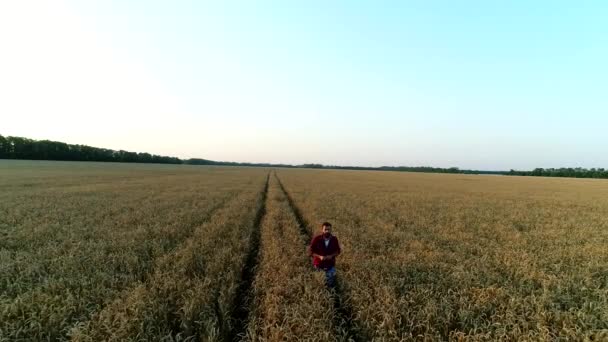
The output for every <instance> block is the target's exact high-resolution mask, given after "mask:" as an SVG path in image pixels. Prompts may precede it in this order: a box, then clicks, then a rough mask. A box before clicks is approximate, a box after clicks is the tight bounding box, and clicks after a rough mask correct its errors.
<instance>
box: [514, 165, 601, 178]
mask: <svg viewBox="0 0 608 342" xmlns="http://www.w3.org/2000/svg"><path fill="white" fill-rule="evenodd" d="M506 174H508V175H512V176H540V177H573V178H608V170H605V169H604V168H591V169H585V168H581V167H576V168H572V167H562V168H559V169H555V168H548V169H544V168H536V169H534V170H532V171H515V170H511V171H509V172H507V173H506Z"/></svg>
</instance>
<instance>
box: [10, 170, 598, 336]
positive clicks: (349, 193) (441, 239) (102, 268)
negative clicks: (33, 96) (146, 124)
mask: <svg viewBox="0 0 608 342" xmlns="http://www.w3.org/2000/svg"><path fill="white" fill-rule="evenodd" d="M323 221H330V222H332V224H333V226H334V234H335V235H336V236H337V237H338V239H339V241H340V243H341V247H342V251H343V253H342V255H340V256H339V257H338V260H337V269H338V285H337V288H335V289H328V288H326V287H325V285H324V283H323V281H324V279H323V275H322V274H320V273H318V272H313V270H312V267H311V266H310V260H309V258H308V256H307V254H306V246H307V244H308V242H309V241H310V238H311V237H312V236H313V235H314V234H316V233H317V232H318V230H319V224H320V223H321V222H323ZM16 340H17V341H19V340H21V341H41V340H42V341H63V340H75V341H147V340H162V341H240V340H243V341H294V340H301V341H349V340H351V341H372V340H374V341H410V340H421V341H447V340H449V341H495V340H504V341H515V340H528V341H554V340H581V341H583V340H588V341H596V340H608V182H607V181H605V180H591V179H564V178H558V179H556V178H540V177H509V176H477V175H446V174H423V173H398V172H373V171H367V172H366V171H337V170H307V169H268V168H236V167H203V166H187V165H146V164H114V163H85V162H81V163H78V162H33V161H5V160H0V341H16Z"/></svg>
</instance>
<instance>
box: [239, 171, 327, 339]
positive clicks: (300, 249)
mask: <svg viewBox="0 0 608 342" xmlns="http://www.w3.org/2000/svg"><path fill="white" fill-rule="evenodd" d="M306 240H307V236H306V235H303V234H302V233H301V231H300V229H299V223H298V222H297V219H296V217H295V215H294V213H293V211H292V209H291V207H290V206H289V203H288V202H287V198H286V197H285V194H284V193H283V191H282V190H281V188H280V187H279V184H278V182H277V180H276V177H271V181H270V185H269V188H268V202H267V206H266V215H265V216H264V219H263V220H262V225H261V249H260V256H259V266H258V269H257V271H256V277H255V281H254V282H253V301H252V302H251V303H250V305H251V306H252V308H253V310H252V311H251V314H250V318H249V325H248V327H247V335H246V340H248V341H298V340H303V341H335V340H336V339H338V338H339V336H336V331H338V332H339V330H338V329H336V327H335V326H334V323H335V322H334V311H333V309H334V306H333V298H332V296H331V294H330V292H329V291H328V290H327V289H326V288H325V283H324V282H325V278H324V275H323V274H322V273H315V272H313V270H312V267H311V264H310V259H309V257H308V255H307V253H306V247H307V246H306V243H307V241H306Z"/></svg>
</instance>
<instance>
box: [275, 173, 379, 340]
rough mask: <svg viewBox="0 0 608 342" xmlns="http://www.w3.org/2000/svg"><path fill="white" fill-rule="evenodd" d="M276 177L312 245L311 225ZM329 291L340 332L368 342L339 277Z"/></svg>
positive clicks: (308, 242) (350, 337) (348, 336)
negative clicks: (348, 303) (342, 331)
mask: <svg viewBox="0 0 608 342" xmlns="http://www.w3.org/2000/svg"><path fill="white" fill-rule="evenodd" d="M274 177H275V178H276V180H277V182H278V183H279V188H280V189H281V191H282V192H283V194H284V195H285V197H286V198H287V203H288V204H289V207H290V208H291V210H292V212H293V213H294V216H295V217H296V221H297V222H298V226H299V228H300V232H301V234H302V235H304V236H305V237H306V245H307V246H308V245H310V242H311V240H312V234H311V231H310V230H309V229H308V227H311V225H310V224H309V222H308V221H307V220H306V219H305V218H304V216H303V215H302V212H301V211H300V209H299V208H298V206H297V205H296V204H295V202H294V201H293V198H292V197H291V195H290V194H289V192H288V191H287V190H286V189H285V187H284V186H283V183H282V182H281V179H280V178H279V176H278V175H277V173H276V171H275V172H274ZM328 290H329V291H330V293H331V295H332V298H333V302H334V303H333V304H334V310H335V313H336V314H335V316H334V321H335V325H336V327H337V328H338V330H342V329H343V330H344V332H345V333H346V338H347V340H348V341H355V342H359V341H367V340H368V339H366V338H365V337H364V336H362V333H361V332H360V329H359V328H358V327H357V324H356V322H355V320H354V315H353V312H352V308H351V307H350V306H348V305H347V303H346V301H345V300H344V298H345V294H344V289H343V285H342V282H341V279H340V278H339V277H338V278H336V285H335V286H334V287H333V288H328ZM339 335H340V331H338V332H337V334H336V336H339Z"/></svg>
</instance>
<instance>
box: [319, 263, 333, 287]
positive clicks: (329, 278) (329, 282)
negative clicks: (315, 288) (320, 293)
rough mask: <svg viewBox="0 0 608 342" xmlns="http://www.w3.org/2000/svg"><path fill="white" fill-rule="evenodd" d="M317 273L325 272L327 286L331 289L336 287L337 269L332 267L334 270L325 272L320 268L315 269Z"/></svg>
mask: <svg viewBox="0 0 608 342" xmlns="http://www.w3.org/2000/svg"><path fill="white" fill-rule="evenodd" d="M315 271H323V272H325V284H326V285H327V286H329V287H334V285H336V268H335V267H333V266H332V268H330V269H327V270H324V269H322V268H320V267H315Z"/></svg>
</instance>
